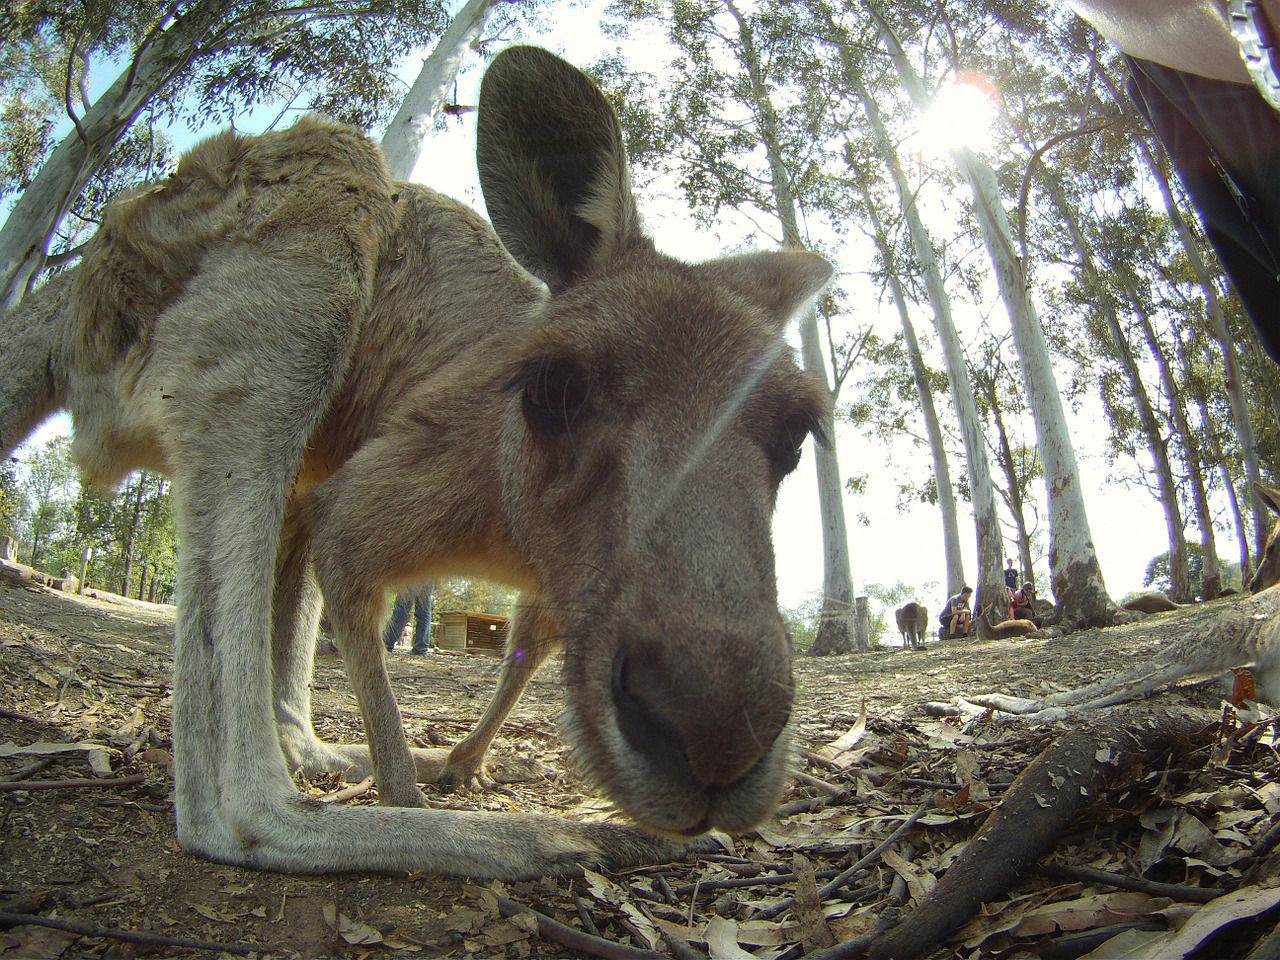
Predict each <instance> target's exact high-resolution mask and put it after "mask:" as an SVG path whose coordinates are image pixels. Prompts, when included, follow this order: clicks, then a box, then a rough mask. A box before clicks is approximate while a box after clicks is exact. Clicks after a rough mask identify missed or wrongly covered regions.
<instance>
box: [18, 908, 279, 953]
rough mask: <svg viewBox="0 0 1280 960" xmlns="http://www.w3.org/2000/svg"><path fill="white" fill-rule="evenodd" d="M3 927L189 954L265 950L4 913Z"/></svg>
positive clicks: (25, 914) (235, 944) (34, 915)
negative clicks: (57, 932)
mask: <svg viewBox="0 0 1280 960" xmlns="http://www.w3.org/2000/svg"><path fill="white" fill-rule="evenodd" d="M0 924H4V925H5V926H12V927H16V926H20V925H23V924H26V925H29V926H35V927H48V928H49V929H51V930H64V931H66V932H67V933H74V934H77V935H79V936H81V937H93V938H94V939H95V940H122V941H124V942H125V943H145V944H148V945H150V946H157V947H183V948H185V949H187V950H206V951H211V952H217V951H223V952H225V953H235V954H239V955H240V956H247V955H248V954H251V953H255V952H257V951H259V950H261V949H262V947H261V946H259V945H258V944H247V945H245V944H238V943H213V942H210V941H207V940H188V939H186V938H185V937H165V936H161V935H160V934H158V933H138V932H136V931H133V930H117V929H115V928H113V927H100V926H98V925H97V924H96V923H79V922H78V921H75V920H55V919H53V918H52V917H41V916H39V915H37V914H34V913H6V912H0Z"/></svg>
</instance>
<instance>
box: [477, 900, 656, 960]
mask: <svg viewBox="0 0 1280 960" xmlns="http://www.w3.org/2000/svg"><path fill="white" fill-rule="evenodd" d="M485 894H486V895H491V896H492V897H493V898H494V900H496V901H497V903H498V910H499V911H500V912H501V913H502V915H503V916H504V917H514V916H515V915H516V914H518V913H532V914H533V915H534V917H535V918H537V921H538V936H540V937H542V939H544V940H550V941H551V942H552V943H558V944H560V946H562V947H568V948H569V949H570V950H581V951H582V952H583V953H589V954H591V955H592V956H595V957H603V958H604V960H667V957H666V956H665V955H664V954H661V953H657V952H656V951H653V950H637V949H636V948H635V947H628V946H624V945H623V944H621V943H614V942H613V941H612V940H606V939H604V938H603V937H593V936H592V935H591V934H589V933H583V932H582V931H581V930H575V929H573V927H567V926H565V925H564V924H563V923H560V922H559V921H557V920H552V919H551V918H550V917H548V916H547V915H546V914H545V913H541V912H540V911H538V910H534V909H533V908H532V907H526V906H525V905H524V904H521V903H516V902H515V901H514V900H508V899H507V898H506V897H502V896H499V895H498V894H496V893H493V891H492V890H485Z"/></svg>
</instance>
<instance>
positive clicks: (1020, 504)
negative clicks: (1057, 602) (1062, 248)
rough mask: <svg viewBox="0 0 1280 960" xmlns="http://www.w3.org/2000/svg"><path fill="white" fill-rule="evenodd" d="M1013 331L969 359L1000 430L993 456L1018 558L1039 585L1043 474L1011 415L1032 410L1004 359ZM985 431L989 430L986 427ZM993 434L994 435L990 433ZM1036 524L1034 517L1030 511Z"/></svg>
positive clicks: (987, 411) (979, 395)
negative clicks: (1036, 543)
mask: <svg viewBox="0 0 1280 960" xmlns="http://www.w3.org/2000/svg"><path fill="white" fill-rule="evenodd" d="M1007 341H1008V335H1005V336H1003V337H994V336H993V337H989V338H988V339H987V340H986V341H985V342H984V343H983V344H982V347H981V349H980V350H979V351H978V352H977V356H976V357H975V359H974V361H973V362H971V363H969V365H968V367H969V370H968V375H969V379H970V381H971V382H972V383H973V386H974V393H975V396H976V399H977V401H978V408H979V410H980V412H981V413H982V414H984V415H985V416H986V417H987V418H988V419H989V420H990V423H991V426H992V427H993V429H994V432H995V439H994V441H989V445H991V446H992V448H993V449H992V451H991V457H992V459H993V460H994V461H995V463H996V465H997V466H998V467H999V468H1000V472H1001V473H1003V474H1004V486H1000V484H998V483H995V482H994V481H993V486H994V487H995V490H996V493H998V494H999V495H1000V499H1002V500H1003V501H1004V506H1005V510H1006V511H1007V512H1008V514H1009V516H1010V517H1011V518H1012V519H1013V531H1014V536H1013V538H1014V542H1015V543H1017V545H1018V559H1019V562H1020V564H1021V566H1022V570H1023V571H1024V573H1023V577H1024V579H1026V580H1027V581H1030V582H1031V583H1032V584H1033V585H1034V584H1035V579H1036V578H1035V552H1034V550H1033V540H1034V538H1035V533H1036V528H1037V527H1038V525H1039V515H1038V511H1037V510H1036V504H1035V497H1034V496H1033V494H1032V484H1033V483H1034V482H1035V481H1036V480H1038V479H1040V478H1041V477H1042V476H1043V473H1044V470H1043V468H1042V467H1041V464H1040V452H1039V450H1038V449H1037V448H1036V447H1035V445H1034V444H1032V445H1028V444H1026V443H1023V442H1021V441H1020V440H1019V439H1018V438H1017V437H1016V436H1015V434H1014V431H1013V428H1012V427H1011V426H1010V423H1009V420H1010V415H1012V416H1013V417H1015V418H1016V419H1018V420H1021V419H1023V417H1024V416H1025V414H1026V401H1025V399H1024V398H1023V397H1022V395H1021V392H1020V389H1019V387H1018V384H1017V383H1015V382H1014V381H1015V379H1016V378H1015V376H1014V373H1013V371H1011V370H1010V369H1009V366H1008V364H1007V363H1005V361H1004V355H1003V351H1004V348H1005V346H1006V343H1007ZM984 433H986V431H985V430H984ZM988 435H989V434H988ZM1029 514H1030V515H1031V518H1032V519H1034V520H1035V524H1034V525H1033V523H1032V522H1031V520H1029V519H1028V515H1029Z"/></svg>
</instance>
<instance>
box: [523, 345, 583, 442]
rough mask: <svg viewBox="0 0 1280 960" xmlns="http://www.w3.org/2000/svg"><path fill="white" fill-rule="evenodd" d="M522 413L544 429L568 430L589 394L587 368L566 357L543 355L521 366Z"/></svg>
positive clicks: (565, 431)
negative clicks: (522, 385) (584, 368)
mask: <svg viewBox="0 0 1280 960" xmlns="http://www.w3.org/2000/svg"><path fill="white" fill-rule="evenodd" d="M522 379H523V380H524V395H523V398H522V399H523V405H524V416H525V420H526V421H528V423H529V426H530V427H532V428H533V429H534V430H538V431H540V432H543V433H568V432H569V431H570V430H572V429H573V426H574V424H575V423H576V422H577V421H578V419H579V418H580V417H581V416H582V415H583V413H584V412H585V410H586V407H587V400H588V398H589V397H590V395H591V380H590V378H589V377H588V376H587V373H586V371H584V370H583V369H582V368H581V367H579V366H578V365H577V364H576V363H573V362H572V361H568V360H560V359H555V358H545V359H542V360H538V361H536V362H534V363H531V364H530V365H529V366H528V367H526V368H525V370H524V375H523V377H522Z"/></svg>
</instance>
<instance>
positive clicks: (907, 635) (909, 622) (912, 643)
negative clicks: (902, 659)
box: [893, 600, 929, 650]
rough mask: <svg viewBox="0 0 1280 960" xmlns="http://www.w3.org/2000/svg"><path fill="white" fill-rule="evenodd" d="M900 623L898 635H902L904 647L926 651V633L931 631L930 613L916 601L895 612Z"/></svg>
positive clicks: (905, 604)
mask: <svg viewBox="0 0 1280 960" xmlns="http://www.w3.org/2000/svg"><path fill="white" fill-rule="evenodd" d="M893 615H894V617H895V618H896V619H897V621H898V633H900V634H902V646H903V648H904V649H906V648H908V647H916V648H919V649H921V650H923V649H924V635H925V631H926V630H928V629H929V611H928V609H927V608H926V607H924V606H923V605H921V604H919V603H916V602H915V601H914V600H911V601H909V602H908V603H904V604H903V605H902V606H900V607H899V608H898V609H897V610H895V611H893Z"/></svg>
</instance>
